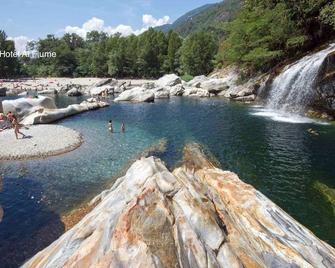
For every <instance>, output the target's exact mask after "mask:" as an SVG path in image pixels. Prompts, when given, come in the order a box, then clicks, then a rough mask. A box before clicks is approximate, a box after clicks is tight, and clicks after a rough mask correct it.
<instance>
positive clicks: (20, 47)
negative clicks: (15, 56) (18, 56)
mask: <svg viewBox="0 0 335 268" xmlns="http://www.w3.org/2000/svg"><path fill="white" fill-rule="evenodd" d="M8 39H9V40H13V41H14V43H15V50H16V52H18V53H22V52H24V51H26V46H27V43H28V42H30V41H32V39H30V38H29V37H27V36H23V35H21V36H17V37H8Z"/></svg>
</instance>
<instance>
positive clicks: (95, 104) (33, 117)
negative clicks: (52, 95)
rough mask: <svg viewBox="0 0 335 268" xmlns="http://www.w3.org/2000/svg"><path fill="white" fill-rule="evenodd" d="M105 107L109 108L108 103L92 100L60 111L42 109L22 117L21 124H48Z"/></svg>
mask: <svg viewBox="0 0 335 268" xmlns="http://www.w3.org/2000/svg"><path fill="white" fill-rule="evenodd" d="M107 106H109V104H108V103H106V102H102V101H97V100H95V99H94V101H83V102H82V103H80V104H72V105H69V106H68V107H66V108H62V109H57V108H56V109H44V108H42V109H39V110H38V111H36V112H34V113H31V114H29V115H27V116H26V117H24V118H23V119H22V120H21V124H23V125H36V124H49V123H52V122H55V121H58V120H60V119H63V118H66V117H69V116H72V115H76V114H79V113H83V112H87V111H90V110H96V109H99V108H103V107H107Z"/></svg>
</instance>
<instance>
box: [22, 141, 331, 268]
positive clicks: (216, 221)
mask: <svg viewBox="0 0 335 268" xmlns="http://www.w3.org/2000/svg"><path fill="white" fill-rule="evenodd" d="M183 163H184V164H183V165H182V166H180V167H178V168H176V169H175V170H174V171H173V172H170V171H169V170H168V169H167V168H166V166H165V165H164V163H163V162H162V161H161V160H160V159H158V158H154V157H148V158H141V159H140V160H137V161H136V162H135V163H134V164H133V165H132V166H131V167H130V168H129V170H128V171H127V172H126V174H125V176H123V177H121V178H119V179H118V180H117V181H116V182H115V184H114V185H113V186H112V188H111V189H109V190H107V191H104V192H103V194H101V195H99V196H98V197H97V198H95V199H94V201H95V202H100V203H99V204H97V206H96V207H95V208H94V209H93V210H92V211H91V212H89V213H88V214H87V215H86V216H85V217H84V218H83V219H82V220H81V221H80V222H79V223H77V224H76V225H75V226H74V227H73V228H71V229H70V230H68V231H67V232H65V233H64V234H63V235H62V236H61V237H60V238H59V239H57V240H56V241H55V242H53V243H52V244H51V245H50V246H48V247H47V248H45V249H44V250H42V251H40V252H39V253H37V254H36V255H35V256H34V257H33V258H32V259H30V260H29V261H28V262H26V263H25V264H24V265H23V267H25V268H27V267H56V268H58V267H100V268H104V267H233V268H235V267H236V268H237V267H247V268H249V267H292V268H293V267H318V268H330V267H333V265H334V263H335V249H334V248H332V247H331V246H329V245H328V244H326V243H325V242H323V241H321V240H320V239H318V238H317V237H316V236H315V235H314V234H313V233H312V232H311V231H309V230H308V229H307V228H305V227H304V226H302V225H301V224H299V223H298V222H297V221H295V220H294V219H293V218H292V217H291V216H289V215H288V214H287V213H286V212H284V211H283V210H282V209H280V208H279V207H278V206H277V205H276V204H274V203H273V202H272V201H271V200H269V199H268V198H267V197H266V196H264V195H263V194H262V193H260V192H259V191H257V190H256V189H255V188H253V187H252V186H251V185H248V184H246V183H244V182H243V181H241V180H240V179H239V178H238V176H237V175H236V174H235V173H232V172H230V171H223V170H221V169H219V168H217V167H215V165H214V164H212V163H211V162H210V161H209V160H208V159H207V158H206V156H205V155H204V154H203V153H202V149H201V147H200V146H198V145H195V144H191V145H187V146H186V147H185V148H184V159H183Z"/></svg>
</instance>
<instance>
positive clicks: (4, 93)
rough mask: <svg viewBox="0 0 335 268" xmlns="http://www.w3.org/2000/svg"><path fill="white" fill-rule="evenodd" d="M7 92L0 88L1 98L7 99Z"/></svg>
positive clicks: (5, 89)
mask: <svg viewBox="0 0 335 268" xmlns="http://www.w3.org/2000/svg"><path fill="white" fill-rule="evenodd" d="M6 91H7V88H5V87H1V88H0V97H5V96H6Z"/></svg>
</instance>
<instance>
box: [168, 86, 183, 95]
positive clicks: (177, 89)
mask: <svg viewBox="0 0 335 268" xmlns="http://www.w3.org/2000/svg"><path fill="white" fill-rule="evenodd" d="M169 89H170V96H182V95H183V94H184V90H185V88H184V87H183V85H182V84H179V85H175V86H173V87H169Z"/></svg>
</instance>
